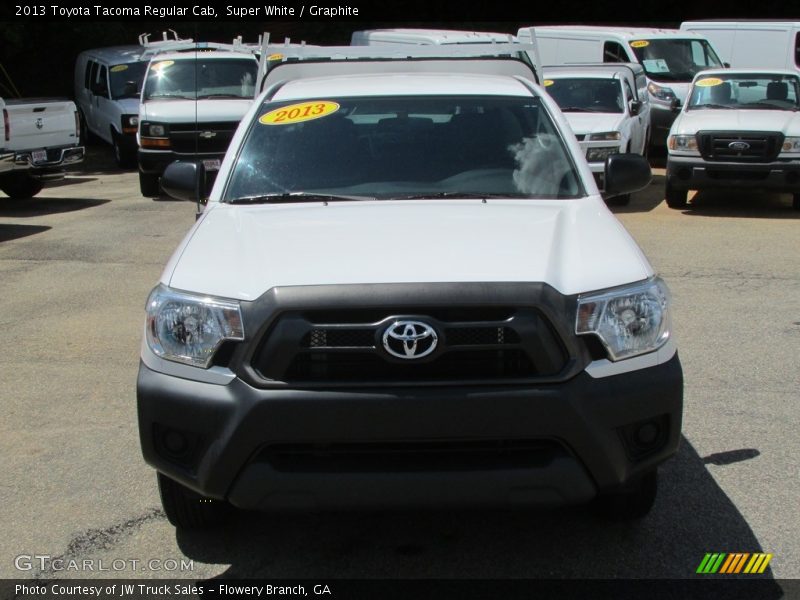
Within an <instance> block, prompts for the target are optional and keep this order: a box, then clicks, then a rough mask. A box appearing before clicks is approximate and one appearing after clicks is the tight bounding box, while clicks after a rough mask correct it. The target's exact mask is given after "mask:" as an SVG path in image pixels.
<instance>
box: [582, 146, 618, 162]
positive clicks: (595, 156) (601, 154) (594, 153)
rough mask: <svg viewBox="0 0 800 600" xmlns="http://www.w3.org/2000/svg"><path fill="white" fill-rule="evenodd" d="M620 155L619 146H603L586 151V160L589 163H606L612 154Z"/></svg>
mask: <svg viewBox="0 0 800 600" xmlns="http://www.w3.org/2000/svg"><path fill="white" fill-rule="evenodd" d="M617 153H619V147H617V146H603V147H602V148H589V149H588V150H586V160H587V161H588V162H605V160H606V158H607V157H608V156H610V155H612V154H617Z"/></svg>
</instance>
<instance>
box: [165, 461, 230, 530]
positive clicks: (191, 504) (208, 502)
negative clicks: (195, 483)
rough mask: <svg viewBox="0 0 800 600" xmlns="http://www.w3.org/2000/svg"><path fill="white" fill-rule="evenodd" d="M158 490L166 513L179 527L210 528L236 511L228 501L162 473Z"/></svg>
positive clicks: (221, 522)
mask: <svg viewBox="0 0 800 600" xmlns="http://www.w3.org/2000/svg"><path fill="white" fill-rule="evenodd" d="M158 492H159V494H160V495H161V506H163V507H164V514H166V515H167V519H168V520H169V522H170V523H172V524H173V525H174V526H175V527H177V528H178V529H209V528H211V527H215V526H217V525H221V524H223V523H224V522H225V521H227V520H228V519H229V518H230V517H231V516H232V515H233V513H234V510H233V507H232V506H231V505H230V504H228V503H227V502H225V501H222V500H214V499H213V498H206V497H205V496H201V495H200V494H198V493H196V492H193V491H192V490H190V489H189V488H187V487H184V486H182V485H181V484H180V483H178V482H176V481H173V480H172V479H170V478H169V477H167V476H166V475H162V474H161V473H158Z"/></svg>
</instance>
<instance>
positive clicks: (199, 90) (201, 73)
mask: <svg viewBox="0 0 800 600" xmlns="http://www.w3.org/2000/svg"><path fill="white" fill-rule="evenodd" d="M257 69H258V64H257V63H256V61H255V60H254V59H253V58H251V57H247V58H231V59H228V58H217V59H204V58H202V57H198V58H196V59H195V58H182V59H179V60H153V61H152V62H151V63H150V72H149V73H148V76H147V80H146V81H145V87H144V99H145V100H164V99H169V98H175V99H184V100H202V99H205V98H214V99H225V98H232V99H236V98H252V97H253V95H254V93H255V79H256V71H257Z"/></svg>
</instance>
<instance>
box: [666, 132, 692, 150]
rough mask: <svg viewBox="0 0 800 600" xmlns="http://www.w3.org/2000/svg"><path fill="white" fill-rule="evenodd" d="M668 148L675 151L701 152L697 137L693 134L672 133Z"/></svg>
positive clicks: (668, 140) (668, 139)
mask: <svg viewBox="0 0 800 600" xmlns="http://www.w3.org/2000/svg"><path fill="white" fill-rule="evenodd" d="M667 148H669V149H670V150H672V151H673V152H686V153H687V154H700V151H699V150H698V149H697V138H696V137H695V136H693V135H671V136H669V137H668V138H667Z"/></svg>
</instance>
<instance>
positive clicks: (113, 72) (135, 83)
mask: <svg viewBox="0 0 800 600" xmlns="http://www.w3.org/2000/svg"><path fill="white" fill-rule="evenodd" d="M145 69H147V61H143V62H135V63H126V64H122V65H114V66H112V67H111V68H110V69H109V80H110V81H111V97H112V98H113V99H114V100H118V99H120V98H138V97H139V93H140V92H141V91H142V80H143V79H144V72H145Z"/></svg>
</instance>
